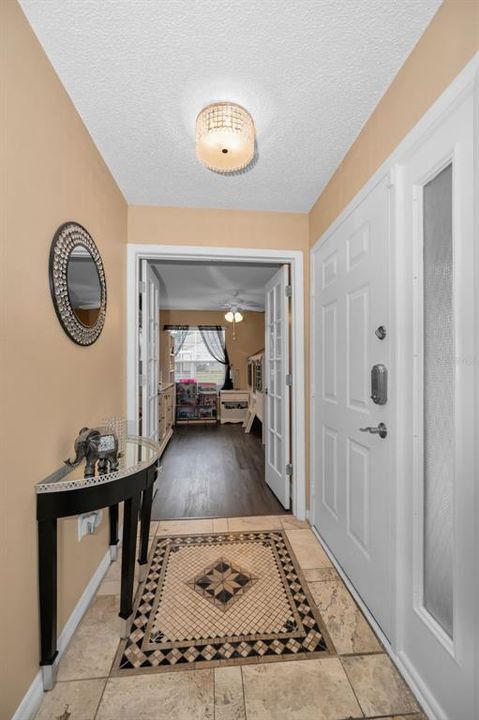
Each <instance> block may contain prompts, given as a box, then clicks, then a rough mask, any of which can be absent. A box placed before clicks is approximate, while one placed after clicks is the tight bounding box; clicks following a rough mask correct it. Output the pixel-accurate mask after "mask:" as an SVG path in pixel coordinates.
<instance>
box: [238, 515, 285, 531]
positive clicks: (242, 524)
mask: <svg viewBox="0 0 479 720" xmlns="http://www.w3.org/2000/svg"><path fill="white" fill-rule="evenodd" d="M228 529H229V531H230V532H242V531H246V532H247V531H248V530H280V529H281V521H280V519H279V517H277V516H276V515H251V516H249V517H238V518H228Z"/></svg>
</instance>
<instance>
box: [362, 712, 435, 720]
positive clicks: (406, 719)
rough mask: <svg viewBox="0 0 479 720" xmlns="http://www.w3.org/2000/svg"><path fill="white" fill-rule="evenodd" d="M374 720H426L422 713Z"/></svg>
mask: <svg viewBox="0 0 479 720" xmlns="http://www.w3.org/2000/svg"><path fill="white" fill-rule="evenodd" d="M367 720H369V718H367ZM374 720H427V717H426V716H425V715H424V713H413V715H388V716H387V717H384V716H383V717H380V718H374Z"/></svg>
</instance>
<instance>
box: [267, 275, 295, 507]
mask: <svg viewBox="0 0 479 720" xmlns="http://www.w3.org/2000/svg"><path fill="white" fill-rule="evenodd" d="M288 277H289V267H288V265H283V266H282V267H281V268H280V269H279V270H278V272H277V273H276V274H275V275H274V276H273V277H272V278H271V280H270V281H269V282H268V284H267V285H266V301H265V335H266V337H265V370H266V398H267V400H266V412H265V416H266V417H265V422H266V432H265V469H266V471H265V478H266V482H267V484H268V485H269V487H270V488H271V490H272V491H273V492H274V494H275V495H276V497H277V498H278V500H279V501H280V503H281V504H282V505H283V507H284V508H286V509H288V508H289V506H290V477H291V475H290V473H289V472H288V465H289V463H290V455H289V453H290V441H289V431H290V430H289V414H290V406H289V404H290V397H289V395H290V393H289V388H290V386H289V383H288V379H289V378H288V374H289V297H288V294H289V293H288V290H289V281H288Z"/></svg>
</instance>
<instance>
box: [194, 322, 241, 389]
mask: <svg viewBox="0 0 479 720" xmlns="http://www.w3.org/2000/svg"><path fill="white" fill-rule="evenodd" d="M198 330H199V331H200V334H201V338H202V340H203V342H204V344H205V346H206V349H207V350H208V352H209V354H210V355H211V357H212V358H214V359H215V360H216V362H219V363H221V364H222V365H224V366H225V380H224V383H223V387H222V388H221V389H222V390H232V389H233V381H232V380H231V366H230V359H229V357H228V351H227V349H226V343H225V338H224V331H223V328H222V327H221V325H198Z"/></svg>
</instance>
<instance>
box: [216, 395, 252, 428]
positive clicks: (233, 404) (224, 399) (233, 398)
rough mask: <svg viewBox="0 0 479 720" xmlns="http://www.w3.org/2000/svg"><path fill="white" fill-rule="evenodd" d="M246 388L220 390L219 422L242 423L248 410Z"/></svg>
mask: <svg viewBox="0 0 479 720" xmlns="http://www.w3.org/2000/svg"><path fill="white" fill-rule="evenodd" d="M248 400H249V392H248V390H221V391H220V422H221V423H222V424H224V423H228V422H232V423H242V422H244V420H245V418H246V413H247V412H248Z"/></svg>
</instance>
